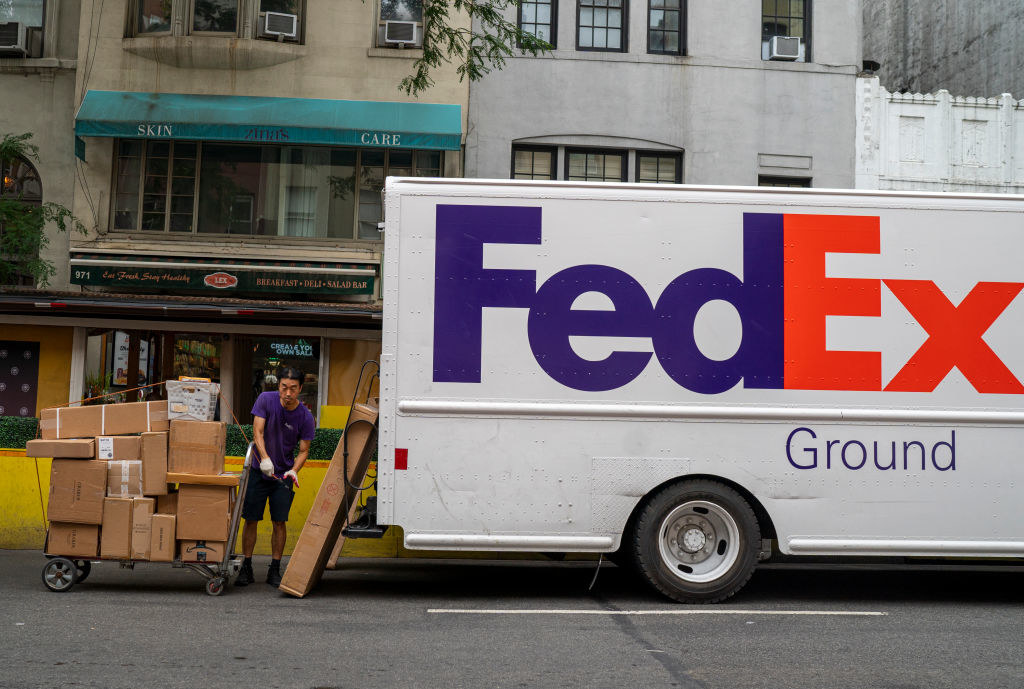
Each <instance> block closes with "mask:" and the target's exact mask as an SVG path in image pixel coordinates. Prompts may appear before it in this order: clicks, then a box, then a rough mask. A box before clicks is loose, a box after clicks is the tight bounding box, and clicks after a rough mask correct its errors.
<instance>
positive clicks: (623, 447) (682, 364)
mask: <svg viewBox="0 0 1024 689" xmlns="http://www.w3.org/2000/svg"><path fill="white" fill-rule="evenodd" d="M385 206H386V221H385V225H384V228H385V254H384V256H385V265H384V269H383V283H382V288H383V292H384V314H383V351H382V359H381V417H380V418H381V420H380V455H379V459H380V461H379V472H380V473H379V480H378V505H377V508H378V514H377V520H378V522H379V523H380V524H396V525H399V526H401V527H402V529H403V531H404V539H405V541H404V542H405V546H406V547H408V548H411V549H442V550H475V551H557V552H593V553H612V552H616V553H617V554H618V555H623V556H627V557H629V558H631V559H632V560H634V561H635V564H636V566H637V569H638V570H639V572H640V573H641V574H642V575H643V576H644V577H645V578H646V579H647V580H648V581H649V582H650V583H651V584H652V585H653V586H654V587H655V588H657V589H658V590H659V591H661V592H662V593H664V594H665V595H667V596H669V597H671V598H674V599H676V600H680V601H715V600H721V599H723V598H725V597H727V596H729V595H731V594H733V593H734V592H736V591H737V590H738V589H739V588H740V587H741V586H743V584H744V583H745V582H746V581H747V580H748V579H749V578H750V576H751V574H752V572H753V570H754V569H755V566H756V564H757V562H758V561H759V559H763V558H765V557H767V556H768V554H769V553H770V552H771V551H772V547H771V543H772V541H774V542H775V543H777V550H778V551H779V552H781V553H784V554H786V555H818V556H820V555H831V556H837V555H858V556H898V557H907V556H930V557H936V556H939V557H944V556H948V557H979V558H980V557H999V558H1007V557H1022V556H1024V426H1022V423H1024V385H1022V383H1021V380H1022V378H1024V298H1022V297H1020V296H1019V294H1020V292H1021V289H1022V288H1024V197H1021V196H982V195H955V194H925V193H888V192H860V191H826V190H821V191H819V190H799V191H798V190H792V189H767V188H764V189H753V188H710V187H707V188H705V187H693V186H657V185H650V186H645V185H626V184H581V183H566V182H514V181H488V180H479V181H473V180H444V179H430V180H427V179H390V180H388V182H387V186H386V192H385Z"/></svg>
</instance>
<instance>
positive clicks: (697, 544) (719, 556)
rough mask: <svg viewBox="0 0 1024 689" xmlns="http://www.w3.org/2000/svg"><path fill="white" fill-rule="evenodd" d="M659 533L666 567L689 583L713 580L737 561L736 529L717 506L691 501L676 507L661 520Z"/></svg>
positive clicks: (727, 514)
mask: <svg viewBox="0 0 1024 689" xmlns="http://www.w3.org/2000/svg"><path fill="white" fill-rule="evenodd" d="M658 533H659V534H660V536H659V539H658V551H659V554H660V556H661V561H662V563H663V564H664V566H665V568H666V569H667V570H668V571H669V572H671V573H672V574H673V575H674V576H676V577H679V578H680V579H683V580H685V581H688V582H695V583H702V582H709V581H714V580H715V579H717V578H719V577H721V576H724V575H725V574H726V573H727V572H728V571H729V569H730V568H731V567H732V566H733V565H734V564H735V563H736V561H737V559H738V558H739V554H740V537H739V526H738V525H737V524H736V520H735V519H734V518H733V516H732V515H731V514H730V513H729V511H728V510H727V509H725V508H724V507H722V506H721V505H719V504H717V503H713V502H709V501H706V500H691V501H689V502H684V503H682V504H681V505H678V506H677V507H675V508H674V509H672V511H670V512H669V513H668V515H666V517H665V518H664V519H663V520H662V522H661V528H660V529H659V532H658Z"/></svg>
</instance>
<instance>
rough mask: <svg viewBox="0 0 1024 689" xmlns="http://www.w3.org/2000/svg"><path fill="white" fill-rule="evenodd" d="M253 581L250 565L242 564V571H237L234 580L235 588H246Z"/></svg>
mask: <svg viewBox="0 0 1024 689" xmlns="http://www.w3.org/2000/svg"><path fill="white" fill-rule="evenodd" d="M255 581H256V575H255V574H253V572H252V563H251V562H243V563H242V569H241V570H239V572H238V577H237V578H236V579H235V586H248V585H249V584H251V583H253V582H255Z"/></svg>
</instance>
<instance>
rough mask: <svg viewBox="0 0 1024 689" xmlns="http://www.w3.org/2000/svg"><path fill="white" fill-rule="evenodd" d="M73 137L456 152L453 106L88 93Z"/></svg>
mask: <svg viewBox="0 0 1024 689" xmlns="http://www.w3.org/2000/svg"><path fill="white" fill-rule="evenodd" d="M75 134H76V135H77V136H100V137H112V138H121V139H191V140H198V141H243V142H249V143H279V144H324V145H338V146H377V147H381V148H425V149H433V150H446V151H457V150H459V147H460V144H461V141H462V109H461V107H460V106H458V105H443V104H434V103H393V102H380V101H355V100H321V99H316V98H268V97H261V96H202V95H190V94H183V93H134V92H130V91H89V92H88V93H86V94H85V100H83V101H82V105H81V106H80V107H79V108H78V114H77V115H76V117H75Z"/></svg>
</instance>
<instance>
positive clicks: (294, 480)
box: [281, 469, 299, 488]
mask: <svg viewBox="0 0 1024 689" xmlns="http://www.w3.org/2000/svg"><path fill="white" fill-rule="evenodd" d="M288 479H291V480H292V483H294V484H295V487H296V488H298V487H299V475H298V474H296V473H295V469H289V470H288V471H286V472H284V476H282V477H281V480H282V481H287V480H288Z"/></svg>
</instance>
